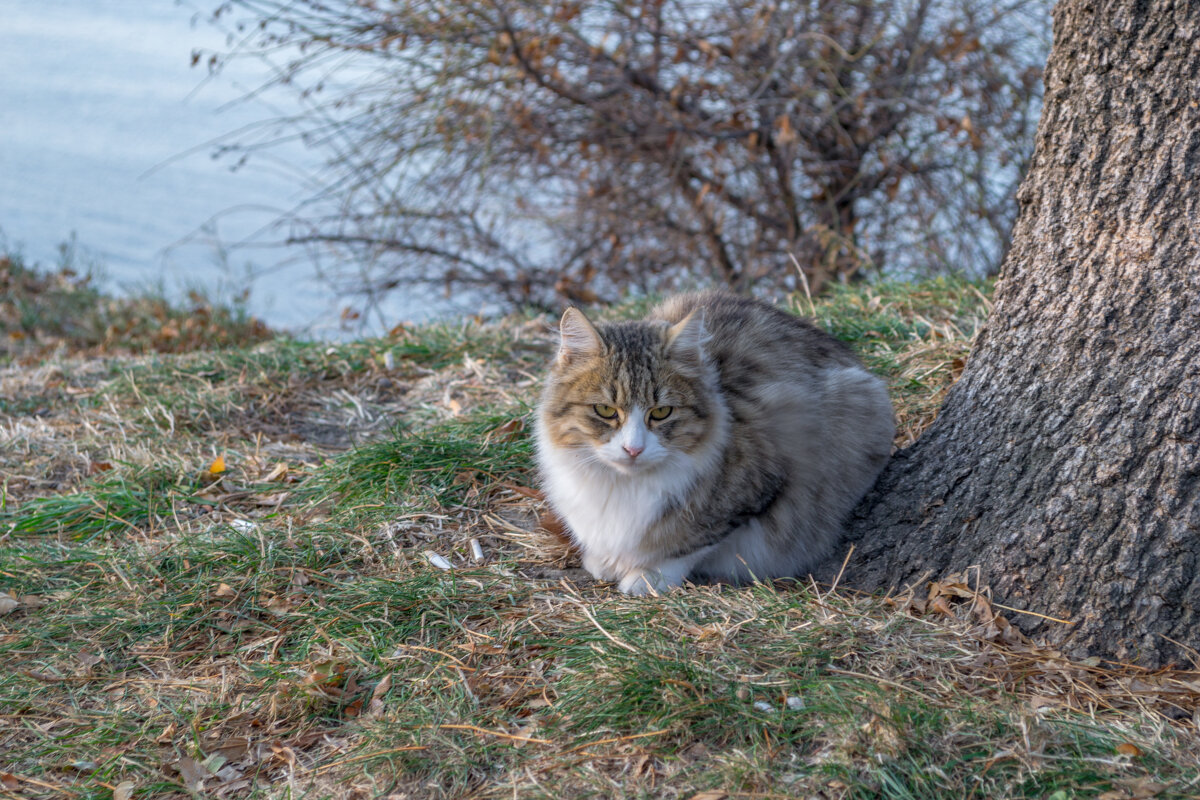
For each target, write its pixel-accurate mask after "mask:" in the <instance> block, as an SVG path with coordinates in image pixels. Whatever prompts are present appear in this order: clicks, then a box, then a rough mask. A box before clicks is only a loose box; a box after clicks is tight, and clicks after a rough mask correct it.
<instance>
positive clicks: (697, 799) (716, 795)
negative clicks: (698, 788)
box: [688, 789, 729, 800]
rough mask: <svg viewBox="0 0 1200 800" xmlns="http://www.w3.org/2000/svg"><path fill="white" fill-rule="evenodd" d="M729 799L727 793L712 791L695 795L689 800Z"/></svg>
mask: <svg viewBox="0 0 1200 800" xmlns="http://www.w3.org/2000/svg"><path fill="white" fill-rule="evenodd" d="M728 797H729V794H728V793H727V792H722V791H720V790H719V789H712V790H709V791H707V792H700V794H694V795H692V796H691V797H690V798H688V800H726V798H728Z"/></svg>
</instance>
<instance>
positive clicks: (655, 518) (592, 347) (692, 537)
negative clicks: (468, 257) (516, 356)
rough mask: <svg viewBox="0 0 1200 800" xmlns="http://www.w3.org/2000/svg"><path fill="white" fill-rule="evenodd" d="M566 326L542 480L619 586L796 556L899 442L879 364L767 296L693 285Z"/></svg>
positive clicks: (823, 538) (817, 546) (541, 418)
mask: <svg viewBox="0 0 1200 800" xmlns="http://www.w3.org/2000/svg"><path fill="white" fill-rule="evenodd" d="M559 330H560V333H561V344H560V346H559V350H558V354H557V356H556V358H555V359H554V362H553V364H552V365H551V367H550V372H549V376H548V378H547V380H546V384H545V388H544V390H543V393H542V397H541V401H540V403H539V406H538V409H537V412H536V426H535V427H536V433H535V437H536V450H537V461H538V466H539V470H540V473H541V478H542V484H543V487H544V489H545V495H546V498H547V499H548V501H549V503H550V505H551V507H552V508H553V509H554V511H555V512H556V513H557V514H558V516H559V517H560V518H561V519H562V520H563V521H564V522H565V523H566V526H567V528H568V530H569V532H570V534H571V536H572V538H573V539H574V541H575V543H576V544H577V545H578V546H579V549H580V551H581V553H582V555H583V566H584V568H585V569H586V570H587V571H588V572H590V573H591V574H592V575H593V576H595V577H596V578H598V579H601V580H606V581H613V582H615V583H617V585H618V588H619V589H620V590H621V591H622V592H625V593H627V594H634V595H645V594H654V593H658V592H663V591H666V590H668V589H671V588H674V587H677V586H680V585H681V584H682V583H683V582H684V581H685V580H687V579H689V578H695V579H697V580H702V579H705V580H723V581H731V582H734V583H745V582H748V581H753V580H757V579H767V578H774V577H783V576H790V575H800V574H803V573H804V572H805V571H807V570H808V569H810V568H811V567H813V566H814V565H816V563H817V562H819V561H821V560H822V559H823V558H825V557H826V556H828V555H829V554H830V553H831V551H832V550H833V548H834V546H835V545H836V543H837V540H838V537H839V535H840V532H841V527H842V524H843V523H844V521H845V518H846V516H847V515H848V514H849V512H850V510H851V509H852V508H853V507H854V506H855V504H856V503H857V502H858V501H859V500H860V499H861V498H862V496H863V495H864V494H865V493H866V491H867V490H868V489H869V488H870V487H871V485H872V483H874V481H875V478H876V476H877V475H878V473H879V471H880V470H881V469H882V468H883V465H884V463H885V462H886V461H887V460H888V458H889V456H890V454H891V445H892V437H893V435H894V430H895V428H894V423H893V418H892V405H891V402H890V401H889V399H888V394H887V389H886V387H885V386H884V384H883V382H882V381H881V380H879V379H878V378H876V377H874V376H873V375H871V374H870V373H869V372H867V370H866V368H865V367H864V366H863V365H862V363H861V362H860V361H859V360H858V358H857V357H856V356H855V355H854V353H853V352H852V351H851V350H850V348H849V347H848V346H846V345H845V344H843V343H842V342H839V341H838V340H837V339H834V338H833V337H832V336H830V335H829V334H827V333H825V332H824V331H822V330H820V329H819V328H817V327H815V326H814V325H812V324H811V323H809V322H807V321H805V320H802V319H800V318H799V317H796V316H794V315H792V314H789V313H787V312H784V311H782V310H780V309H777V308H775V307H773V306H771V305H769V304H767V303H765V302H762V301H758V300H752V299H747V298H743V297H739V296H736V295H732V294H728V293H723V292H705V293H693V294H685V295H679V296H676V297H674V298H671V299H669V300H667V301H666V302H664V303H663V304H662V305H660V306H658V307H657V308H655V309H654V310H653V311H652V312H651V313H650V315H649V316H648V317H647V318H646V319H645V320H640V321H627V322H615V323H608V324H599V325H594V324H592V322H591V321H589V320H588V318H587V317H586V316H584V314H583V313H582V312H580V311H579V310H578V309H575V308H569V309H567V311H566V313H564V314H563V317H562V321H561V323H560V326H559Z"/></svg>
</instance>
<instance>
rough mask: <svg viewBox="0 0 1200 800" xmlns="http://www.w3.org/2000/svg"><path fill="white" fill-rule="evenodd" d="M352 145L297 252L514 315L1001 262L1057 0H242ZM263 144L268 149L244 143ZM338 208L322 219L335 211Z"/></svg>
mask: <svg viewBox="0 0 1200 800" xmlns="http://www.w3.org/2000/svg"><path fill="white" fill-rule="evenodd" d="M216 17H217V19H218V21H220V22H221V23H222V24H227V25H232V26H234V29H235V30H239V31H241V38H240V39H239V44H238V47H237V48H236V49H234V50H233V51H232V53H228V54H223V55H219V56H213V57H212V59H211V60H210V64H211V65H212V66H214V67H219V66H220V65H221V64H222V63H224V60H226V59H228V58H230V57H234V56H235V55H237V54H242V55H244V54H247V53H250V54H255V55H261V54H264V53H265V54H271V53H292V54H295V53H298V54H299V55H298V56H294V57H290V61H289V63H287V64H286V66H285V67H284V68H283V69H281V72H280V75H279V80H280V81H281V82H292V83H295V84H296V85H297V86H300V87H303V91H304V92H305V93H306V97H308V98H309V99H310V100H311V102H312V106H311V108H312V112H311V114H310V115H308V116H307V117H305V118H304V119H302V120H300V121H299V124H300V125H301V126H302V129H303V135H304V136H305V138H306V141H308V142H309V143H311V144H313V145H314V146H321V147H327V148H330V152H332V154H333V157H332V160H331V170H330V172H329V176H330V178H329V180H328V182H327V183H326V184H325V185H324V186H323V188H322V191H321V195H320V200H321V202H320V203H318V204H315V205H313V206H311V207H309V208H308V209H307V211H306V212H302V213H300V214H297V215H295V216H293V217H291V218H289V219H288V220H287V221H286V225H287V238H288V240H289V241H291V242H293V243H295V242H300V243H308V244H313V245H315V246H318V247H319V248H321V249H322V251H327V249H328V248H329V247H334V248H336V252H337V253H338V255H339V257H341V258H343V259H344V263H354V264H357V265H358V267H357V268H356V269H357V270H358V271H357V272H356V273H351V272H346V273H342V277H343V278H349V277H351V276H352V275H356V276H357V277H355V278H354V280H355V281H356V282H357V284H358V287H359V288H369V289H374V290H379V289H386V288H389V287H394V286H396V285H400V284H405V283H409V284H411V283H435V284H444V285H445V286H446V288H447V291H449V290H450V289H451V288H452V287H480V288H483V287H486V289H487V290H488V291H489V293H490V296H492V297H494V298H496V299H498V300H502V301H507V302H511V303H532V304H542V305H544V304H549V303H552V302H555V301H557V300H559V299H567V300H574V301H585V302H587V301H593V300H596V299H611V297H613V296H614V295H616V294H617V293H618V290H620V289H625V288H629V287H633V288H638V289H642V290H664V289H669V288H673V287H677V286H680V285H684V284H691V283H709V282H719V283H723V284H726V285H729V286H731V287H733V288H736V289H739V290H751V289H763V288H768V289H769V288H794V287H795V285H796V281H797V280H798V274H797V271H796V266H797V265H798V266H800V267H801V268H802V269H803V271H804V273H805V277H806V280H807V282H808V284H809V287H810V288H811V289H813V290H814V291H815V290H818V289H819V288H820V286H821V285H822V284H824V283H825V282H827V281H829V280H831V279H840V280H847V279H850V278H853V277H856V276H861V275H863V274H866V273H869V272H871V271H887V272H889V273H890V274H893V275H922V274H929V273H931V272H944V271H949V272H960V273H961V272H966V273H972V274H979V273H984V272H989V271H992V270H994V269H995V267H996V266H997V265H998V263H999V259H1000V257H1001V256H1002V254H1003V248H1004V243H1005V242H1006V240H1007V237H1008V231H1009V228H1010V227H1011V224H1012V221H1013V218H1014V215H1015V206H1016V203H1015V200H1014V194H1015V188H1016V183H1017V180H1018V179H1019V176H1020V174H1021V172H1022V170H1023V168H1024V166H1025V163H1026V159H1027V156H1028V154H1029V152H1030V150H1031V144H1032V134H1033V129H1034V126H1035V124H1036V118H1037V111H1038V104H1039V99H1040V97H1039V93H1040V91H1041V81H1040V77H1041V65H1042V63H1043V60H1044V55H1045V47H1046V39H1048V30H1047V29H1046V24H1047V20H1048V9H1047V8H1046V3H1045V2H1043V1H1042V0H1011V1H1010V2H1001V3H992V2H985V0H810V1H809V2H762V1H761V0H759V1H758V2H750V1H749V0H726V1H725V2H714V1H712V0H696V1H694V2H692V1H689V0H643V2H628V1H626V0H597V1H596V2H568V1H567V0H544V1H543V2H533V1H532V0H460V1H459V2H450V3H447V2H440V0H397V1H396V2H378V1H377V0H290V1H289V2H283V0H233V2H230V3H226V4H224V5H223V6H222V7H221V8H220V9H219V10H218V11H217V12H216ZM240 146H241V149H243V150H251V151H253V150H257V149H259V148H261V147H262V146H264V143H263V142H261V141H249V140H246V141H243V142H241V145H240ZM319 209H321V210H319Z"/></svg>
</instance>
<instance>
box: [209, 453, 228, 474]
mask: <svg viewBox="0 0 1200 800" xmlns="http://www.w3.org/2000/svg"><path fill="white" fill-rule="evenodd" d="M224 471H225V456H217V457H216V458H215V459H213V462H212V463H211V464H209V465H208V473H209V474H210V475H220V474H221V473H222V472H224Z"/></svg>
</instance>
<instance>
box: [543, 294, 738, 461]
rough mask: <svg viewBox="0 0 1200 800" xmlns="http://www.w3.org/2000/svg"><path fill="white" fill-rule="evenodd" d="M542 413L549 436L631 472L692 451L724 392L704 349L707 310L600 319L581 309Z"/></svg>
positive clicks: (703, 438) (703, 439)
mask: <svg viewBox="0 0 1200 800" xmlns="http://www.w3.org/2000/svg"><path fill="white" fill-rule="evenodd" d="M559 329H560V332H561V333H562V344H561V345H560V347H559V350H558V356H557V357H556V358H555V360H554V364H553V366H552V367H551V370H550V376H549V379H548V381H547V385H546V391H545V394H544V395H543V398H542V406H541V409H540V413H541V415H542V423H543V425H544V431H545V436H544V438H545V439H546V440H547V441H546V442H544V444H543V446H546V445H550V446H553V447H555V448H558V449H560V450H563V451H568V452H570V453H572V454H573V455H574V456H575V457H576V458H578V459H579V460H580V461H583V462H586V463H588V464H591V465H593V466H597V467H600V468H606V469H609V470H614V471H616V472H618V473H622V474H626V475H630V474H638V473H643V472H649V471H651V470H654V469H657V468H661V467H663V466H665V465H668V464H670V463H672V462H678V460H679V459H680V458H687V457H688V456H691V455H694V454H695V453H697V452H698V451H700V450H701V449H703V448H704V447H705V445H706V444H708V443H709V441H710V440H711V437H712V436H714V435H715V434H716V432H717V430H716V425H715V422H716V421H717V420H716V415H717V414H718V412H719V410H720V409H719V408H718V403H719V398H718V396H717V392H716V388H715V385H716V381H715V373H714V370H713V367H712V366H711V364H710V363H709V362H708V359H707V358H706V357H705V354H704V345H705V340H706V338H707V336H706V333H705V329H704V317H703V313H702V312H700V311H696V312H693V313H692V314H691V315H689V316H688V317H687V318H686V319H684V320H682V321H681V322H679V323H677V324H675V325H669V324H668V323H666V322H662V321H639V322H618V323H612V324H607V325H601V326H595V325H592V323H591V322H589V321H588V319H587V317H585V316H584V315H583V313H582V312H580V311H579V310H577V309H574V308H571V309H567V312H566V313H565V314H564V315H563V318H562V323H561V324H560V327H559Z"/></svg>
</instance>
